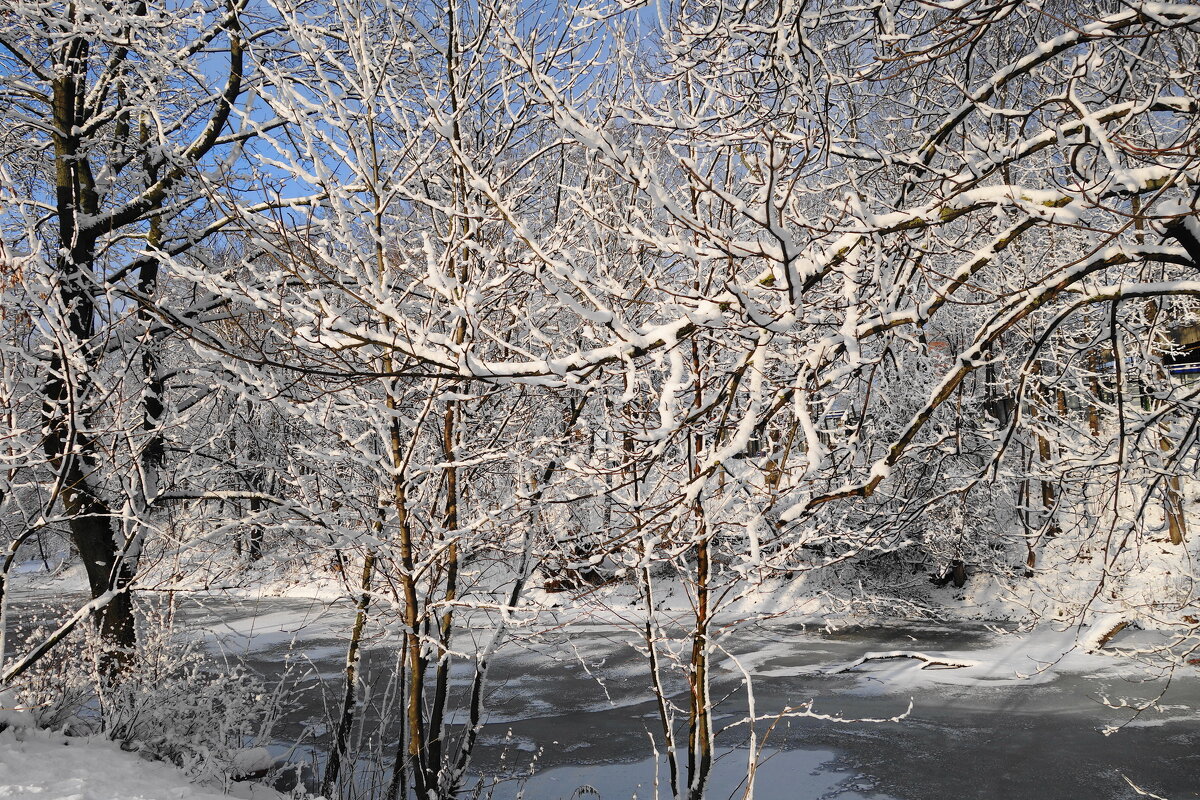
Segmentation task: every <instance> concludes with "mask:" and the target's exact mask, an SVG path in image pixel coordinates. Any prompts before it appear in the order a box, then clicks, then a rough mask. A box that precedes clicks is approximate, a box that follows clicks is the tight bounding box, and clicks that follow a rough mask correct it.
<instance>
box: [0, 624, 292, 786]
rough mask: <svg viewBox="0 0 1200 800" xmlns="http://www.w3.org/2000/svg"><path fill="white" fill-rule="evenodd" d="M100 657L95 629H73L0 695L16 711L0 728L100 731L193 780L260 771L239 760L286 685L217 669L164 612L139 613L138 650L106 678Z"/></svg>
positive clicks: (232, 665)
mask: <svg viewBox="0 0 1200 800" xmlns="http://www.w3.org/2000/svg"><path fill="white" fill-rule="evenodd" d="M45 634H46V631H44V630H33V631H32V632H31V633H30V638H32V639H33V640H38V639H40V638H41V637H44V636H45ZM102 653H103V650H102V648H101V647H100V642H99V636H98V633H97V631H96V629H95V627H94V626H92V625H87V624H81V625H79V626H78V627H77V628H76V629H75V630H74V631H72V632H71V634H70V635H69V639H68V640H66V641H64V642H62V643H60V645H59V646H57V647H56V648H54V649H53V650H52V651H50V653H49V654H48V655H47V656H46V657H44V658H42V659H41V660H39V661H38V662H36V663H35V664H34V665H33V666H32V667H31V668H30V669H29V670H28V671H27V672H25V673H24V674H23V675H22V676H21V679H20V680H19V681H18V682H17V683H15V684H14V685H13V686H12V687H10V688H9V689H8V690H7V691H6V692H5V694H4V697H3V701H2V702H0V705H3V707H4V708H5V709H10V708H11V709H14V710H16V712H17V713H16V714H8V715H6V716H5V717H4V719H3V720H0V722H6V723H9V724H26V725H29V726H33V727H39V728H49V729H65V730H66V731H67V732H68V733H74V734H102V735H104V736H107V737H108V738H110V739H113V740H114V741H117V742H120V743H121V744H122V746H123V747H124V748H126V749H129V750H137V751H140V752H142V753H144V754H146V755H148V756H150V757H152V758H155V759H161V760H166V761H170V762H171V763H173V764H175V765H176V766H178V767H180V768H182V769H183V770H184V771H185V772H187V773H188V774H189V775H191V776H193V777H195V778H199V779H207V780H219V781H227V780H232V779H237V778H241V777H244V776H245V775H247V774H248V773H250V772H257V771H260V767H261V766H262V765H261V764H259V763H258V762H259V761H261V759H257V760H256V761H255V764H254V765H253V767H252V768H248V766H247V764H248V763H249V762H248V760H247V755H248V754H255V753H258V752H259V751H258V749H257V748H258V746H259V745H261V744H263V743H265V742H266V741H267V740H268V738H269V736H270V733H271V729H272V726H273V725H274V723H275V721H276V720H277V719H278V717H279V715H280V713H281V712H282V711H283V710H284V709H285V707H286V705H287V684H286V682H281V683H278V684H276V685H275V686H268V684H267V683H266V682H265V681H264V680H263V678H261V677H260V676H258V675H256V674H255V673H254V672H253V671H251V670H249V669H248V668H247V667H246V666H244V665H242V664H239V663H236V662H228V661H226V662H225V663H224V664H221V663H220V662H218V661H217V660H215V659H213V657H212V655H211V654H210V653H208V652H206V650H205V648H204V646H203V641H202V640H200V639H198V638H196V637H195V636H194V635H191V634H190V633H189V632H187V631H184V630H180V629H179V628H177V627H176V626H175V625H174V621H173V615H172V614H171V612H170V610H169V609H156V608H149V609H147V613H146V615H145V620H144V624H143V625H142V626H141V629H140V630H139V637H138V645H137V647H136V649H135V650H134V651H133V652H132V653H128V654H125V656H124V657H123V658H124V660H123V661H122V665H121V669H120V671H119V673H117V674H116V675H115V676H114V671H113V670H112V669H111V668H110V667H109V666H106V665H105V664H104V661H103V658H102V657H101V656H102ZM0 727H2V726H0Z"/></svg>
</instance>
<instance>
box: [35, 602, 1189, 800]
mask: <svg viewBox="0 0 1200 800" xmlns="http://www.w3.org/2000/svg"><path fill="white" fill-rule="evenodd" d="M16 610H17V614H16V615H15V616H17V617H18V618H19V617H20V604H18V607H17V609H16ZM181 616H182V618H183V619H184V620H185V622H186V623H187V624H190V625H193V626H196V627H197V628H198V629H203V630H206V631H209V632H210V635H211V636H212V644H211V645H210V646H212V647H214V648H217V649H221V650H222V651H223V652H225V653H227V654H230V655H235V656H239V657H241V658H243V659H244V660H245V661H246V662H247V663H248V664H249V665H250V666H251V667H253V668H255V669H257V670H259V671H261V672H263V673H264V674H267V675H277V674H279V673H280V672H281V671H283V670H284V669H285V665H286V664H289V663H290V664H292V665H293V667H292V669H293V672H294V674H295V675H296V676H298V677H297V680H298V681H299V682H300V683H301V684H302V685H307V686H314V685H316V683H318V682H320V681H321V680H324V681H325V684H326V686H327V688H328V690H329V691H328V694H329V696H330V697H335V696H337V694H338V692H339V691H340V687H339V684H340V670H341V668H342V660H343V658H344V653H343V644H342V643H341V642H340V640H341V638H342V637H344V636H345V635H346V632H347V631H348V629H349V612H348V610H347V609H346V608H344V607H338V608H334V609H330V608H329V607H328V606H326V605H324V604H321V603H316V602H308V601H296V600H266V601H258V602H257V603H247V602H245V601H236V600H231V599H215V600H208V601H205V602H204V603H202V604H201V603H199V602H197V601H189V603H188V604H186V605H185V606H183V607H182V611H181ZM486 635H487V631H484V630H480V631H475V632H473V633H472V632H469V633H466V634H464V635H463V638H461V639H460V640H459V642H458V646H459V647H461V648H462V649H463V650H467V651H469V650H470V649H471V642H470V641H469V639H470V637H472V636H478V637H481V638H482V637H484V636H486ZM1055 635H1056V634H1053V633H1052V632H1051V638H1053V636H1055ZM1059 638H1060V639H1061V638H1062V637H1061V636H1059ZM390 641H391V640H389V639H388V638H387V636H386V634H385V633H384V632H379V633H377V634H376V638H375V639H373V640H372V641H371V642H370V644H369V645H368V647H367V650H366V656H365V661H364V674H365V675H366V678H367V681H368V682H369V684H370V685H371V686H372V692H373V694H372V704H373V705H374V706H375V707H376V708H378V707H380V706H386V704H387V702H388V700H387V697H386V695H387V691H388V682H387V681H388V677H389V676H390V675H391V674H392V673H393V668H394V663H395V653H394V651H392V650H391V649H390V647H389V642H390ZM717 641H718V644H719V645H720V648H719V649H718V652H717V653H716V654H714V661H715V666H714V675H713V681H712V696H713V697H714V699H716V700H718V701H719V703H718V706H717V713H716V716H715V721H714V727H715V729H716V730H718V732H719V733H718V736H717V743H718V747H719V749H720V750H721V757H720V759H719V760H718V762H717V765H716V768H715V770H714V774H713V784H712V787H711V791H710V792H709V796H710V797H711V798H725V797H743V796H745V790H746V787H745V784H744V782H743V781H744V778H745V775H746V772H747V756H748V753H749V751H748V750H747V744H748V740H749V729H748V726H747V725H745V724H740V725H735V723H737V722H738V721H739V720H743V719H744V718H745V717H746V716H747V710H748V696H747V688H746V682H745V680H744V678H745V676H744V675H743V673H742V669H744V670H745V671H746V672H748V673H749V674H750V676H751V681H750V685H751V686H752V687H753V697H754V703H755V710H756V714H757V715H758V716H760V717H767V718H765V719H760V720H759V721H758V722H757V723H756V724H755V726H754V727H755V734H756V737H757V738H756V741H757V744H758V746H759V747H760V748H761V750H760V751H759V752H760V757H759V759H758V761H759V763H760V765H761V766H760V767H759V768H758V771H757V773H756V786H755V793H754V796H755V797H757V798H759V799H760V800H774V799H775V798H780V800H785V799H786V800H834V799H835V798H837V799H839V800H854V799H855V798H874V799H876V800H883V798H895V799H896V800H951V799H953V800H960V798H979V799H980V800H991V799H992V798H995V799H996V800H1000V799H1001V798H1003V800H1011V799H1013V798H1030V799H1031V800H1060V799H1061V800H1076V799H1077V798H1088V799H1091V798H1097V799H1098V800H1099V799H1102V798H1133V797H1137V796H1138V795H1137V794H1136V793H1135V792H1134V790H1133V789H1132V788H1130V786H1129V784H1128V783H1127V782H1126V780H1125V778H1126V777H1127V778H1128V779H1130V780H1132V781H1133V782H1134V783H1136V784H1138V785H1139V786H1141V787H1142V788H1143V789H1145V790H1147V791H1152V792H1154V793H1157V794H1159V795H1162V796H1164V797H1168V798H1172V800H1182V798H1200V679H1198V678H1197V675H1196V674H1195V673H1194V671H1193V670H1189V671H1188V672H1187V673H1186V674H1184V673H1180V672H1177V673H1176V674H1175V675H1174V676H1173V677H1172V678H1171V680H1170V681H1167V680H1166V679H1165V678H1164V677H1162V676H1161V675H1159V674H1158V673H1156V672H1154V671H1153V670H1147V669H1146V668H1143V667H1141V666H1139V665H1137V664H1136V663H1133V662H1130V661H1128V660H1117V659H1107V660H1101V659H1093V660H1091V661H1087V662H1086V663H1084V664H1083V665H1082V666H1079V665H1074V666H1073V665H1072V663H1071V662H1070V660H1069V659H1068V661H1066V662H1064V663H1063V664H1062V665H1061V666H1060V667H1059V668H1057V669H1054V670H1052V671H1050V672H1047V673H1041V674H1039V673H1038V672H1037V669H1038V667H1039V666H1041V665H1043V664H1044V663H1045V662H1047V661H1049V660H1050V657H1046V656H1045V653H1047V652H1049V653H1051V655H1053V652H1057V651H1053V650H1052V648H1051V649H1047V645H1046V642H1045V641H1042V642H1041V644H1040V645H1039V644H1038V643H1037V642H1036V641H1035V642H1034V643H1033V644H1031V645H1029V646H1028V647H1026V645H1025V644H1024V640H1023V639H1021V638H1019V637H1017V636H1014V635H1004V634H1003V633H997V632H994V631H990V630H987V629H985V628H983V627H972V626H967V625H957V626H929V625H912V624H908V625H889V626H885V627H870V628H852V629H843V630H841V631H837V632H833V633H826V632H821V631H818V630H814V629H813V628H808V627H805V626H803V625H799V624H788V623H773V624H770V625H745V626H739V627H734V628H731V629H730V630H728V631H725V632H723V633H722V634H721V635H720V636H719V637H718V638H717ZM640 646H641V642H640V640H639V638H638V635H637V632H636V631H634V630H632V629H623V628H621V627H616V626H579V625H576V626H572V627H571V628H570V629H569V631H564V630H551V631H547V630H544V629H543V630H540V631H535V630H529V629H522V630H518V631H517V632H516V633H515V634H514V637H513V638H512V640H511V641H509V642H508V643H507V644H506V645H505V646H504V648H503V649H502V650H501V651H500V652H499V654H498V656H497V658H496V659H495V661H494V666H493V668H492V672H491V681H490V686H491V689H490V692H489V696H488V700H487V704H486V705H487V708H488V717H487V724H486V726H485V729H484V731H483V734H482V736H481V740H480V746H479V748H478V750H477V752H476V754H475V758H474V761H473V764H474V770H475V772H476V773H477V774H479V775H480V776H485V778H484V779H485V781H486V783H487V784H488V787H489V790H490V791H491V792H492V793H493V795H494V796H495V797H496V798H515V797H517V796H519V793H520V792H522V791H523V792H524V797H526V798H530V800H540V799H541V798H547V800H551V799H552V798H564V799H565V798H570V797H572V796H573V795H574V796H579V797H585V796H592V797H594V796H595V795H591V794H588V793H587V791H586V790H583V791H581V788H582V787H592V788H593V789H595V790H596V791H597V792H598V793H599V795H600V797H602V798H604V799H605V800H620V798H629V797H633V796H636V797H638V798H650V797H653V796H655V790H654V783H655V779H656V772H657V780H658V782H659V784H660V787H663V788H660V790H659V796H663V797H665V796H667V795H668V794H669V792H668V791H667V790H666V789H665V786H666V781H667V777H666V768H665V766H664V764H663V762H662V760H661V759H659V760H656V759H655V758H654V750H653V745H652V736H653V739H654V740H655V741H658V742H659V746H661V732H660V731H659V721H658V716H657V711H656V706H655V704H654V701H653V696H652V695H651V693H650V691H649V685H648V680H647V670H646V659H645V655H644V653H642V652H640V651H639V648H640ZM1039 646H1040V647H1041V649H1040V650H1039V649H1038V647H1039ZM676 647H677V648H678V645H677V646H676ZM893 650H906V651H907V650H913V651H923V652H930V653H940V652H947V653H952V654H953V655H954V656H955V657H957V658H971V657H972V656H973V655H975V656H978V660H980V661H983V662H985V663H986V664H990V665H991V666H989V667H988V668H987V669H986V670H984V671H983V672H982V673H981V672H979V671H978V670H977V671H976V675H977V676H978V679H973V680H965V679H964V680H959V679H958V678H957V676H956V675H953V674H951V673H952V672H954V671H946V673H945V674H937V675H933V674H930V672H929V671H928V670H925V671H922V670H920V669H919V664H917V663H916V662H914V661H912V660H911V659H900V660H889V661H873V662H870V663H868V664H865V665H863V666H862V667H860V668H857V669H855V670H852V671H849V672H844V673H839V674H830V673H829V672H828V671H826V670H827V669H828V668H830V667H835V666H837V665H844V664H846V663H848V662H850V661H853V660H854V659H856V658H859V657H860V656H862V655H864V654H865V653H867V652H873V651H893ZM1027 651H1028V652H1027ZM673 655H674V656H675V657H676V658H678V659H680V660H686V653H684V652H682V651H679V652H675V653H674V654H673ZM661 657H662V658H663V659H664V662H666V663H669V662H671V660H672V653H670V652H664V653H663V654H662V656H661ZM735 659H736V662H735ZM738 662H740V664H741V669H739V668H738V666H737V663H738ZM1018 672H1019V673H1021V674H1028V675H1030V676H1031V677H1029V678H1028V679H1026V680H1021V679H1019V678H1018V677H1017V675H1016V673H1018ZM467 677H468V675H467V672H466V671H465V669H464V670H463V671H462V673H461V674H458V673H456V686H457V687H459V688H460V689H461V688H462V687H464V686H465V685H466V680H467ZM668 678H669V679H670V684H669V686H670V688H671V689H672V690H673V691H674V692H675V698H674V699H675V701H676V703H677V705H680V706H681V707H682V708H683V709H686V695H684V694H683V693H682V686H683V679H682V673H681V672H680V670H679V669H677V668H675V669H673V670H672V671H670V672H669V674H668ZM1164 690H1165V692H1164ZM1160 693H1163V694H1162V697H1161V699H1160V701H1159V704H1160V707H1161V708H1165V709H1166V710H1165V711H1157V710H1151V711H1147V712H1144V713H1143V714H1141V715H1140V716H1137V717H1136V719H1133V717H1134V715H1133V714H1132V713H1131V712H1129V711H1118V710H1113V709H1112V708H1110V707H1108V706H1107V705H1105V704H1104V702H1102V700H1103V699H1105V698H1107V700H1108V701H1109V702H1110V703H1112V702H1116V701H1127V702H1135V701H1144V700H1146V699H1148V698H1152V697H1155V696H1157V695H1159V694H1160ZM316 696H317V693H315V692H312V693H310V694H309V698H310V702H309V703H308V704H307V705H306V706H304V707H301V708H299V709H297V710H296V711H295V712H294V713H293V714H291V715H290V716H288V717H287V718H286V719H285V720H284V721H283V724H282V726H281V727H280V728H279V729H278V730H277V731H276V733H277V736H278V737H279V738H280V739H286V740H294V739H296V738H303V737H305V736H307V737H308V740H309V741H310V742H314V743H315V742H318V741H319V737H320V735H321V734H322V733H323V732H324V731H325V730H326V727H327V726H326V722H327V719H328V716H327V712H326V710H325V708H324V707H323V706H322V704H321V702H320V701H319V700H315V699H312V698H315V697H316ZM809 700H811V701H813V709H814V710H815V711H816V712H817V713H821V714H826V715H835V716H836V717H838V718H839V720H838V721H833V720H825V719H814V718H809V717H796V718H789V717H787V716H786V715H785V714H782V712H783V711H784V709H786V708H788V707H793V708H794V707H799V706H802V704H804V703H805V702H806V701H809ZM910 701H911V703H912V711H911V713H909V714H908V715H907V716H906V717H905V718H904V719H903V720H901V721H899V722H853V721H845V720H850V719H859V718H889V717H893V716H896V715H899V714H902V713H903V712H904V711H905V710H906V709H907V708H908V706H909V703H910ZM381 716H382V717H384V718H388V717H392V716H393V712H392V711H389V710H388V709H387V708H384V709H383V710H382V711H376V712H374V713H371V712H367V713H366V714H365V716H364V719H365V720H366V725H365V726H364V728H365V731H364V732H365V736H366V738H365V740H364V742H365V744H367V745H368V747H367V749H369V744H370V739H371V737H372V734H381V735H382V737H383V738H384V739H386V738H387V737H388V736H390V735H391V734H390V733H389V732H388V726H386V725H385V724H383V723H382V722H380V721H379V719H380V717H381ZM685 719H686V713H685V712H681V713H680V715H679V720H680V722H681V723H682V722H684V721H685ZM1131 719H1133V721H1132V722H1130V724H1128V725H1126V726H1125V727H1123V728H1121V729H1120V730H1118V731H1116V732H1114V733H1111V734H1110V735H1105V733H1104V730H1105V729H1106V728H1112V727H1114V726H1120V725H1121V724H1122V723H1125V722H1129V721H1130V720H1131ZM729 726H732V727H729ZM388 746H389V747H390V745H388ZM293 758H299V756H298V755H296V754H295V753H293ZM318 758H319V757H318ZM369 760H370V759H365V760H364V762H363V763H364V764H365V763H366V762H369ZM656 767H657V769H656ZM360 769H363V770H366V771H369V765H368V766H363V765H362V764H360ZM531 771H532V773H533V774H532V777H531V778H528V779H527V780H516V779H508V780H500V779H501V778H503V777H504V776H511V775H513V774H527V773H529V772H531Z"/></svg>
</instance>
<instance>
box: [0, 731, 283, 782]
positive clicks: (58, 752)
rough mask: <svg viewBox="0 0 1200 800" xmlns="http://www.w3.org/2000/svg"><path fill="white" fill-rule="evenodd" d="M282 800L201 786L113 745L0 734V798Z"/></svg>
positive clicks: (53, 736)
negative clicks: (229, 799)
mask: <svg viewBox="0 0 1200 800" xmlns="http://www.w3.org/2000/svg"><path fill="white" fill-rule="evenodd" d="M227 797H235V798H243V800H282V798H283V795H281V794H280V793H278V792H276V791H274V790H272V789H269V788H267V787H265V786H260V785H257V784H252V783H240V782H239V783H232V784H230V785H229V786H202V785H198V784H195V783H192V782H190V781H189V780H188V779H187V777H186V776H185V775H184V774H183V773H182V772H181V771H180V770H178V769H176V768H175V767H173V766H171V765H169V764H163V763H155V762H152V761H146V760H145V759H143V758H141V757H139V756H138V755H137V754H136V753H127V752H124V751H123V750H121V748H120V747H119V746H118V745H117V744H116V743H115V742H111V741H107V740H105V739H101V738H92V737H70V736H64V735H63V734H61V733H53V732H50V731H40V730H35V729H32V728H9V729H7V730H5V731H3V732H0V798H12V800H225V798H227Z"/></svg>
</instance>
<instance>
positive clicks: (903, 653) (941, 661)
mask: <svg viewBox="0 0 1200 800" xmlns="http://www.w3.org/2000/svg"><path fill="white" fill-rule="evenodd" d="M889 658H912V659H916V660H917V661H923V662H925V663H924V664H922V665H921V669H930V668H931V667H932V668H935V669H962V668H963V667H974V666H978V664H979V662H978V661H965V660H960V659H954V658H946V657H944V656H931V655H929V654H927V653H919V652H917V651H916V650H889V651H887V652H880V653H866V654H865V655H863V656H862V657H860V658H857V659H855V660H854V661H851V662H850V663H849V664H842V665H841V666H837V667H830V668H829V669H826V670H825V671H824V672H825V674H826V675H837V674H838V673H841V672H849V671H850V670H852V669H854V668H855V667H861V666H862V665H863V664H865V663H867V662H868V661H883V660H885V659H889Z"/></svg>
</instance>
